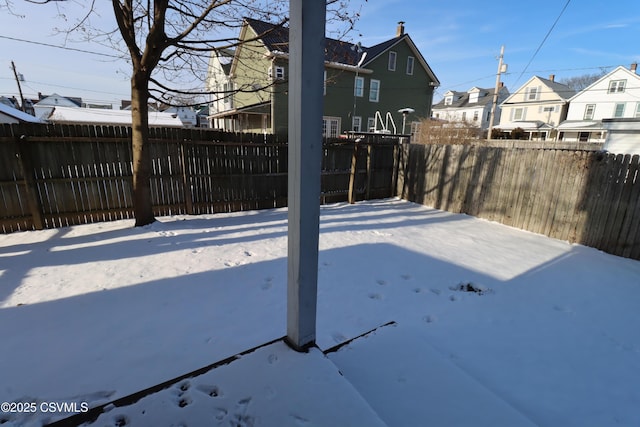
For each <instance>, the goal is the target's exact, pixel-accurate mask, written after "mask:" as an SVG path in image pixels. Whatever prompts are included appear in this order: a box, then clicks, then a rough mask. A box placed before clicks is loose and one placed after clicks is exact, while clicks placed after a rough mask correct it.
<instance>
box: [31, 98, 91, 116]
mask: <svg viewBox="0 0 640 427" xmlns="http://www.w3.org/2000/svg"><path fill="white" fill-rule="evenodd" d="M38 95H40V94H38ZM81 105H82V101H80V100H72V99H70V98H67V97H65V96H61V95H58V94H57V93H54V94H52V95H49V96H44V97H42V96H41V97H40V100H39V101H38V102H37V103H35V104H34V105H33V109H34V110H35V115H36V117H38V118H41V119H43V120H46V119H47V117H49V116H50V115H51V112H52V111H53V109H54V108H56V107H67V108H80V106H81Z"/></svg>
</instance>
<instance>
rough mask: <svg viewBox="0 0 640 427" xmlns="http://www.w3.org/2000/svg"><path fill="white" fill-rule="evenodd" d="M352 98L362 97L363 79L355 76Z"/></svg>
mask: <svg viewBox="0 0 640 427" xmlns="http://www.w3.org/2000/svg"><path fill="white" fill-rule="evenodd" d="M353 96H357V97H360V98H362V97H363V96H364V77H360V76H357V77H356V79H355V81H354V84H353Z"/></svg>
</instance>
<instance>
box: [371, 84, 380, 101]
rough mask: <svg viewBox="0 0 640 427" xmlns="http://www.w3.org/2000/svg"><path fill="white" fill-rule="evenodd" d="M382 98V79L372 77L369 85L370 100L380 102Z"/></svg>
mask: <svg viewBox="0 0 640 427" xmlns="http://www.w3.org/2000/svg"><path fill="white" fill-rule="evenodd" d="M379 100H380V80H374V79H371V83H370V85H369V101H371V102H378V101H379Z"/></svg>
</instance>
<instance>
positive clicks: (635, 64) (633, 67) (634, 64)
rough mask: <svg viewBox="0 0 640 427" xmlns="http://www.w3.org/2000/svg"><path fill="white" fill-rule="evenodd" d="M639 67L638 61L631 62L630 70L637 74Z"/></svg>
mask: <svg viewBox="0 0 640 427" xmlns="http://www.w3.org/2000/svg"><path fill="white" fill-rule="evenodd" d="M637 69H638V63H637V62H634V63H633V64H631V68H630V70H631V72H632V73H634V74H635V73H636V70H637Z"/></svg>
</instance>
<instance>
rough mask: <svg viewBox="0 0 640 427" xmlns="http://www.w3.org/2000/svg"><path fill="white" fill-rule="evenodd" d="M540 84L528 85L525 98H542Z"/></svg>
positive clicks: (528, 99) (531, 99) (533, 99)
mask: <svg viewBox="0 0 640 427" xmlns="http://www.w3.org/2000/svg"><path fill="white" fill-rule="evenodd" d="M540 89H541V88H540V86H535V87H528V88H527V89H526V94H525V100H527V101H537V100H538V99H540Z"/></svg>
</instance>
